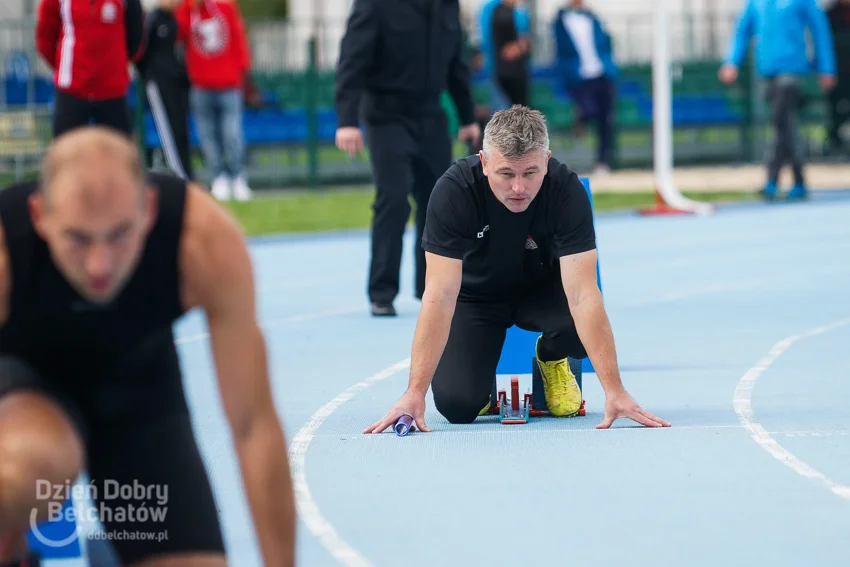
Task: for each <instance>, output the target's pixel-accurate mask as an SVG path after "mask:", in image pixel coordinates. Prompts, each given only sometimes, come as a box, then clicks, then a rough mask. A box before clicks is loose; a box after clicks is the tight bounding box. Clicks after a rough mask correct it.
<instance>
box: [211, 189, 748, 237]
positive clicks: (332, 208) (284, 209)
mask: <svg viewBox="0 0 850 567" xmlns="http://www.w3.org/2000/svg"><path fill="white" fill-rule="evenodd" d="M686 195H687V196H688V197H690V198H692V199H697V200H700V201H706V202H717V201H740V200H748V199H753V198H755V197H754V195H753V194H752V193H745V192H687V193H686ZM372 197H373V193H372V189H371V188H362V189H344V190H325V191H317V192H303V191H297V192H295V191H291V192H287V193H283V194H281V193H276V194H272V195H267V196H258V197H257V198H256V199H255V200H253V201H250V202H246V203H228V204H227V205H226V206H227V207H228V209H229V210H230V211H231V213H232V214H233V215H234V217H235V218H236V219H237V221H238V222H239V223H240V224H241V225H242V227H243V228H244V230H245V232H246V234H247V235H248V236H259V235H267V234H280V233H291V232H312V231H322V230H341V229H356V228H366V227H368V226H369V223H370V221H371V219H372V209H371V205H372ZM593 200H594V207H595V209H596V210H598V211H612V210H623V209H636V208H639V207H645V206H650V205H652V204H653V203H654V195H653V194H652V193H649V192H647V193H607V192H606V193H598V194H596V195H594V197H593Z"/></svg>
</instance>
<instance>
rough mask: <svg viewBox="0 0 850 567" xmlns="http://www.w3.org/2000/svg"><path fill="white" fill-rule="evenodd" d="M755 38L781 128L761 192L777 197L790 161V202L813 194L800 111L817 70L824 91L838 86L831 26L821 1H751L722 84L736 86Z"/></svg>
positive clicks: (757, 60) (759, 63)
mask: <svg viewBox="0 0 850 567" xmlns="http://www.w3.org/2000/svg"><path fill="white" fill-rule="evenodd" d="M807 29H808V30H809V32H810V33H811V36H812V40H813V43H814V51H815V56H814V60H813V61H812V60H810V59H809V57H808V55H807V53H808V50H807V45H806V33H805V32H806V30H807ZM753 37H755V38H756V41H755V53H754V55H755V68H756V72H757V73H758V74H759V75H760V76H761V77H762V78H763V79H765V81H766V83H767V102H768V104H769V105H770V110H771V114H772V119H773V125H774V128H775V130H776V142H775V145H774V148H773V152H772V155H771V156H770V158H769V160H768V164H767V184H766V185H765V187H764V188H763V189H762V190H761V193H762V195H763V196H764V197H766V198H767V199H771V200H772V199H774V198H775V197H776V194H777V190H778V189H777V186H778V180H779V173H780V171H781V170H782V167H783V166H784V165H785V164H786V163H789V162H790V164H791V167H792V169H793V171H794V187H793V188H792V189H791V191H790V192H789V193H788V198H789V199H800V198H805V197H807V196H808V190H807V188H806V183H805V179H804V176H803V156H802V153H801V151H800V145H801V140H800V135H799V130H798V127H797V121H796V117H795V111H796V109H797V108H798V107H799V101H800V81H801V79H802V77H804V76H806V75H809V74H811V73H812V72H813V71H814V72H816V73H818V75H820V85H821V88H822V89H823V90H824V91H825V92H829V91H830V90H831V89H832V88H833V87H834V86H835V72H836V68H835V50H834V47H833V42H832V33H831V31H830V29H829V23H828V21H827V18H826V14H825V13H824V11H823V9H822V8H821V7H820V6H819V5H818V3H817V0H747V2H746V4H745V5H744V8H743V10H742V11H741V14H740V16H739V18H738V23H737V27H736V30H735V32H734V33H733V35H732V38H731V40H730V45H729V51H728V54H727V56H726V58H725V60H724V63H723V66H722V67H721V68H720V80H721V81H723V82H724V83H726V84H731V83H733V82H735V80H736V79H737V78H738V69H739V68H740V66H741V64H742V62H743V60H744V57H745V56H746V55H747V52H748V51H749V47H750V41H751V39H752V38H753Z"/></svg>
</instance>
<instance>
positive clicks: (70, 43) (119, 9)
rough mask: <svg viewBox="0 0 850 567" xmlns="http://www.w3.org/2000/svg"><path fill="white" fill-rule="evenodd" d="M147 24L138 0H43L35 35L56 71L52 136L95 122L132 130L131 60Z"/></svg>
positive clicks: (123, 129)
mask: <svg viewBox="0 0 850 567" xmlns="http://www.w3.org/2000/svg"><path fill="white" fill-rule="evenodd" d="M143 24H144V22H143V18H142V6H141V3H140V2H139V0H41V4H39V8H38V20H37V22H36V28H35V39H36V45H37V47H38V52H39V53H40V54H41V56H42V57H43V58H44V60H45V61H46V62H47V64H48V65H50V67H51V68H52V69H53V71H54V72H53V84H54V85H55V87H56V98H55V104H54V110H53V136H54V137H58V136H60V135H61V134H63V133H64V132H66V131H68V130H70V129H72V128H76V127H78V126H85V125H87V124H90V123H92V122H93V123H95V124H100V125H103V126H108V127H111V128H114V129H117V130H119V131H121V132H124V133H125V134H127V135H128V136H131V135H132V133H133V127H132V122H131V120H130V112H129V108H128V106H127V89H128V87H129V84H130V70H129V64H130V62H131V60H132V59H133V58H134V57H135V56H136V55H137V54H138V53H139V50H140V48H141V44H142V29H143Z"/></svg>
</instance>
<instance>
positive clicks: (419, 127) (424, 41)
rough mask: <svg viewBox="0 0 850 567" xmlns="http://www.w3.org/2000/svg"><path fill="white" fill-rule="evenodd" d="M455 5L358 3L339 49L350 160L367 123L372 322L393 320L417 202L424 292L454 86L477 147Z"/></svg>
mask: <svg viewBox="0 0 850 567" xmlns="http://www.w3.org/2000/svg"><path fill="white" fill-rule="evenodd" d="M462 49H463V33H462V29H461V23H460V14H459V8H458V3H457V1H452V0H410V1H405V2H385V1H382V0H355V2H354V5H353V7H352V11H351V15H350V16H349V18H348V23H347V28H346V31H345V35H344V36H343V38H342V42H341V44H340V55H339V62H338V64H337V72H336V111H337V121H338V129H337V131H336V145H337V147H338V148H339V149H341V150H343V151H345V152H347V153H348V154H349V155H351V156H352V157H353V156H355V155H356V154H357V153H358V152H359V151H360V150H361V149H362V148H363V136H362V134H361V132H360V128H359V127H358V125H359V124H360V123H362V124H363V125H364V126H365V131H366V139H367V141H368V144H369V149H370V158H371V161H372V171H373V176H374V179H375V185H376V187H377V193H376V197H375V202H374V204H373V209H374V217H373V220H372V235H371V236H372V257H371V267H370V272H369V284H368V294H369V299H370V301H371V306H372V314H373V315H375V316H393V315H395V314H396V311H395V308H394V306H393V302H394V301H395V298H396V296H397V295H398V291H399V270H400V267H401V256H402V238H403V236H404V230H405V227H406V225H407V222H408V220H409V218H410V203H409V202H408V196H409V195H411V194H412V195H413V198H414V200H415V201H416V250H415V257H416V264H415V265H416V269H415V278H416V282H415V291H414V293H415V295H416V297H418V298H421V297H422V293H423V291H424V289H425V268H426V266H425V254H424V252H423V251H422V249H421V248H420V242H421V239H422V230H423V227H424V225H425V210H426V207H427V205H428V199H429V198H430V196H431V191H432V189H433V187H434V183H435V182H436V181H437V179H438V178H439V177H440V175H442V174H443V172H444V171H445V170H446V168H447V167H449V166H450V165H451V162H452V142H451V138H450V136H449V131H448V119H447V117H446V114H445V112H444V111H443V109H442V107H441V105H440V96H441V94H442V92H443V91H444V90H447V91H448V92H449V93H450V94H451V96H452V98H453V100H454V102H455V105H457V110H458V115H459V116H460V123H461V125H462V127H461V128H460V132H459V135H458V137H459V138H460V139H461V140H462V141H476V140H478V138H479V137H480V134H481V131H480V129H479V127H478V124H477V122H476V120H475V111H474V108H475V106H474V103H473V100H472V93H471V92H470V86H469V68H468V66H467V64H466V62H465V61H464V54H463V51H462Z"/></svg>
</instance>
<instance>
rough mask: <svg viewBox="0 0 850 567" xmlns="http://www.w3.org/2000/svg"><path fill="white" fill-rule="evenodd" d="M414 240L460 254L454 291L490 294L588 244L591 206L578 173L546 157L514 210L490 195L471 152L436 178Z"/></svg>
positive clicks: (548, 269) (537, 276) (518, 285)
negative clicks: (534, 189)
mask: <svg viewBox="0 0 850 567" xmlns="http://www.w3.org/2000/svg"><path fill="white" fill-rule="evenodd" d="M422 248H424V249H425V251H427V252H431V253H433V254H437V255H440V256H447V257H449V258H456V259H462V260H463V282H462V284H461V290H460V296H459V297H460V298H461V299H498V298H505V297H507V296H510V295H511V294H513V293H517V292H519V291H521V290H523V289H528V288H529V287H531V286H533V285H534V284H535V283H538V282H541V281H543V280H545V279H546V278H547V277H549V276H551V275H552V274H553V272H556V271H557V270H560V265H559V261H558V259H559V258H560V257H561V256H567V255H570V254H577V253H579V252H586V251H588V250H593V249H595V248H596V232H595V231H594V228H593V210H592V208H591V206H590V199H589V198H588V196H587V193H586V192H585V190H584V186H583V185H582V183H581V181H580V180H579V178H578V176H577V175H576V174H575V173H574V172H573V171H570V170H569V169H568V168H567V166H565V165H564V164H562V163H560V162H558V161H557V160H555V159H554V158H550V159H549V168H548V172H547V174H546V176H545V177H544V179H543V185H542V187H541V188H540V192H539V193H538V194H537V197H535V198H534V200H533V201H532V202H531V204H530V205H529V207H528V208H527V209H526V210H525V211H523V212H521V213H514V212H511V211H510V210H508V208H507V207H505V205H504V204H502V203H501V202H500V201H498V200H497V199H496V196H495V195H494V194H493V191H492V190H491V189H490V185H489V183H488V181H487V177H486V176H485V175H484V171H483V168H482V166H481V160H480V159H479V157H478V156H477V155H475V156H470V157H467V158H463V159H461V160H458V161H456V162H455V163H454V164H453V165H452V166H451V167H450V168H449V169H448V171H446V173H444V174H443V176H442V177H441V178H440V179H439V180H438V181H437V184H436V185H435V186H434V191H433V192H432V194H431V199H430V201H429V202H428V211H427V215H426V221H425V230H424V233H423V236H422Z"/></svg>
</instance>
